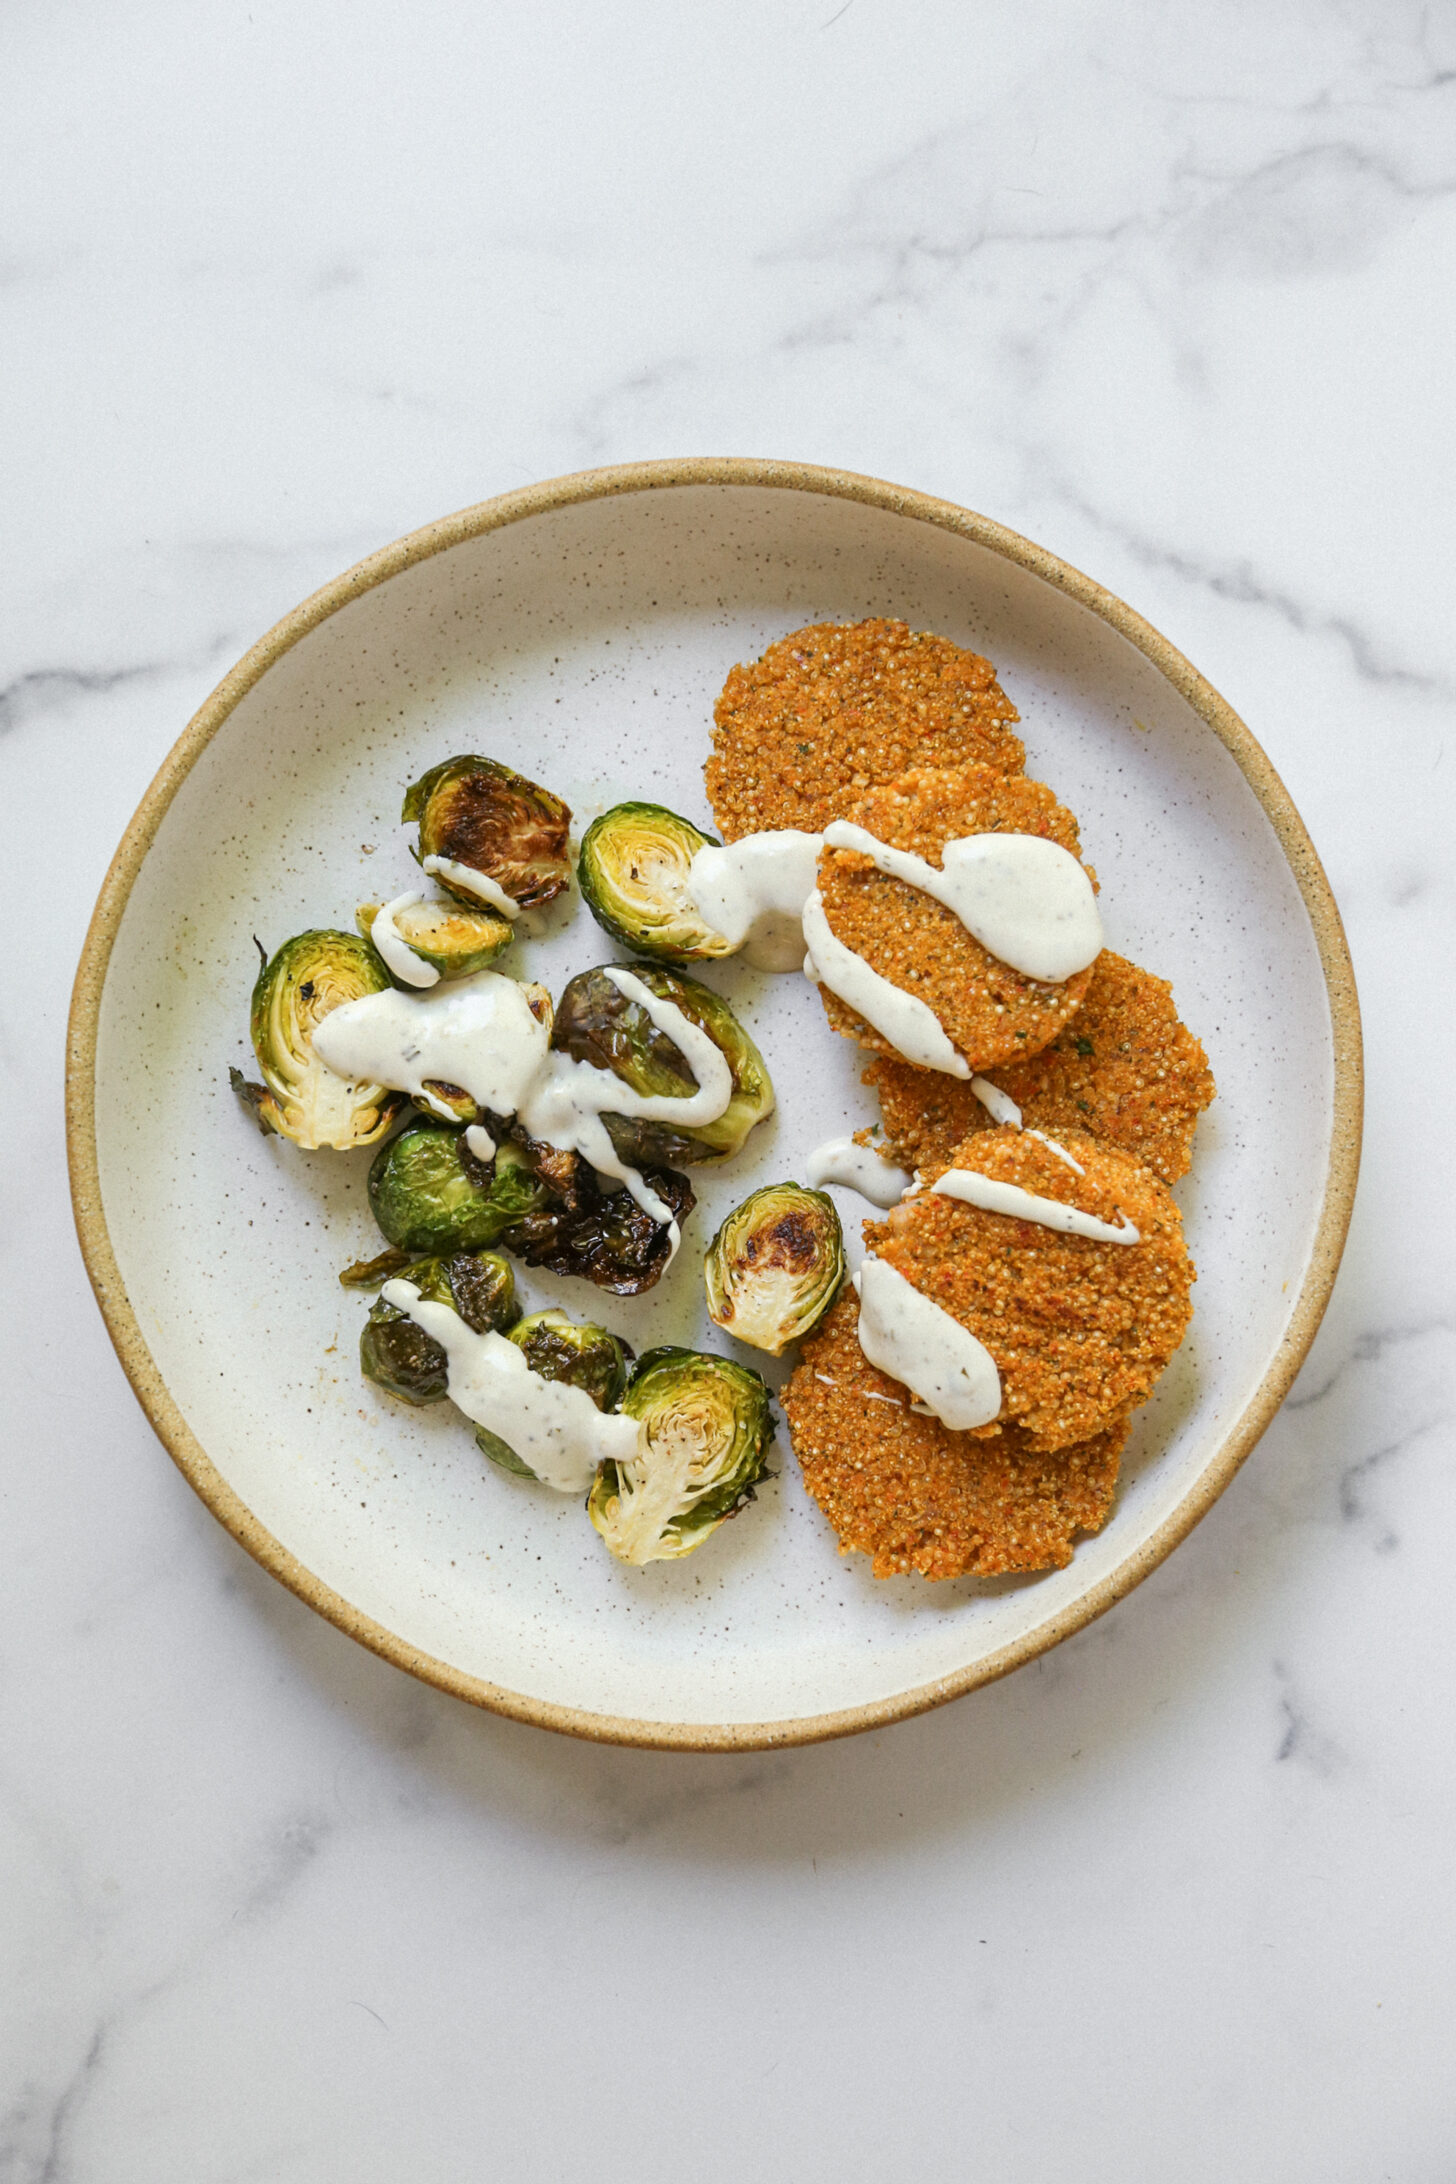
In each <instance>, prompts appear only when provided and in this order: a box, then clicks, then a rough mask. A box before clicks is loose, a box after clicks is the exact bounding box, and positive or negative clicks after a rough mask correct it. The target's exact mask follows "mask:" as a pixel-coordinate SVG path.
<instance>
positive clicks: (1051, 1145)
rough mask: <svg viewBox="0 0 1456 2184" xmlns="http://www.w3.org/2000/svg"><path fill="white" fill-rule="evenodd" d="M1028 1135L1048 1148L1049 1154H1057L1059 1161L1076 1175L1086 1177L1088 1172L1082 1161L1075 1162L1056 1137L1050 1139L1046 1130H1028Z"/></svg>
mask: <svg viewBox="0 0 1456 2184" xmlns="http://www.w3.org/2000/svg"><path fill="white" fill-rule="evenodd" d="M1026 1134H1027V1136H1028V1137H1034V1138H1036V1139H1038V1140H1039V1142H1040V1143H1041V1144H1043V1145H1044V1146H1045V1147H1046V1149H1047V1151H1048V1152H1049V1153H1055V1154H1056V1156H1057V1158H1058V1160H1060V1161H1062V1162H1063V1163H1064V1164H1065V1165H1066V1166H1067V1167H1068V1168H1070V1169H1071V1170H1072V1172H1073V1173H1074V1174H1075V1175H1085V1174H1086V1173H1087V1170H1086V1169H1085V1168H1084V1167H1083V1166H1082V1163H1081V1161H1080V1160H1073V1158H1072V1156H1071V1154H1070V1153H1069V1152H1068V1151H1067V1148H1066V1146H1065V1145H1058V1143H1057V1141H1056V1139H1055V1138H1054V1137H1048V1136H1047V1134H1046V1132H1045V1130H1028V1131H1027V1133H1026Z"/></svg>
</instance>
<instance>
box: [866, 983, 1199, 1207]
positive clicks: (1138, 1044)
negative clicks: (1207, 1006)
mask: <svg viewBox="0 0 1456 2184" xmlns="http://www.w3.org/2000/svg"><path fill="white" fill-rule="evenodd" d="M993 1079H994V1082H995V1083H996V1084H997V1086H999V1088H1000V1089H1001V1091H1003V1092H1006V1093H1009V1094H1010V1096H1011V1098H1012V1099H1013V1100H1015V1102H1016V1104H1017V1106H1018V1107H1019V1108H1020V1109H1021V1115H1022V1120H1023V1122H1024V1123H1025V1124H1026V1125H1027V1127H1028V1128H1029V1129H1035V1130H1050V1131H1052V1132H1054V1133H1055V1132H1058V1131H1062V1130H1085V1131H1088V1132H1089V1133H1090V1134H1091V1135H1092V1136H1093V1137H1095V1138H1097V1139H1098V1140H1099V1141H1100V1142H1101V1143H1102V1144H1105V1145H1115V1146H1117V1147H1119V1148H1120V1149H1121V1151H1123V1152H1125V1153H1131V1154H1132V1155H1133V1156H1134V1158H1135V1159H1138V1160H1140V1161H1141V1162H1142V1163H1143V1166H1144V1167H1145V1168H1151V1169H1152V1171H1153V1173H1154V1175H1158V1176H1161V1177H1162V1179H1163V1181H1164V1182H1165V1183H1176V1182H1177V1180H1178V1178H1179V1176H1181V1175H1186V1174H1187V1173H1188V1163H1189V1160H1190V1159H1191V1157H1192V1153H1193V1131H1194V1126H1195V1124H1196V1123H1197V1121H1198V1117H1199V1115H1200V1113H1201V1112H1202V1110H1203V1109H1204V1108H1205V1107H1207V1105H1208V1103H1209V1101H1210V1100H1211V1099H1212V1098H1213V1073H1212V1071H1211V1070H1210V1069H1209V1066H1208V1057H1207V1056H1206V1055H1205V1053H1204V1051H1203V1048H1202V1047H1201V1046H1200V1044H1199V1042H1198V1041H1197V1039H1195V1038H1194V1036H1193V1034H1192V1032H1191V1031H1189V1030H1188V1029H1187V1027H1186V1026H1185V1025H1184V1024H1182V1023H1180V1022H1179V1020H1178V1013H1177V1011H1176V1009H1175V1008H1174V1007H1173V989H1172V987H1171V986H1170V985H1169V984H1168V981H1167V980H1166V979H1165V978H1154V977H1153V976H1152V974H1151V972H1149V971H1140V970H1139V969H1138V967H1137V965H1136V964H1134V963H1129V962H1128V961H1127V959H1126V958H1125V957H1124V956H1120V955H1114V954H1113V953H1112V951H1111V949H1110V948H1106V949H1104V950H1103V952H1102V954H1101V955H1100V956H1099V957H1098V958H1097V961H1096V962H1095V963H1094V964H1093V966H1092V978H1091V982H1090V984H1089V985H1088V988H1087V992H1086V996H1085V998H1084V1000H1083V1002H1082V1006H1081V1007H1080V1008H1079V1009H1078V1011H1077V1013H1076V1015H1075V1016H1074V1017H1073V1018H1072V1019H1071V1021H1070V1023H1068V1024H1066V1025H1064V1026H1063V1028H1062V1029H1061V1031H1059V1032H1058V1033H1057V1036H1056V1038H1055V1039H1054V1040H1053V1041H1052V1043H1051V1045H1050V1046H1049V1047H1044V1048H1043V1049H1042V1051H1041V1053H1040V1054H1034V1055H1030V1056H1028V1057H1026V1058H1025V1059H1024V1060H1021V1061H1015V1062H1006V1063H1003V1064H1002V1065H1001V1066H1000V1067H999V1068H997V1069H996V1070H995V1071H994V1072H993ZM864 1081H865V1083H866V1084H872V1085H873V1086H874V1087H875V1089H876V1091H877V1092H878V1093H879V1095H880V1114H881V1116H882V1118H883V1122H884V1133H883V1136H882V1137H881V1138H878V1139H876V1140H875V1141H874V1143H875V1149H876V1151H881V1150H883V1151H885V1152H887V1153H888V1154H890V1156H891V1157H892V1158H893V1159H895V1160H896V1161H898V1162H899V1164H900V1166H901V1167H902V1168H910V1169H918V1170H919V1171H920V1173H921V1174H922V1175H924V1176H926V1177H929V1176H932V1175H937V1174H939V1172H940V1170H941V1169H942V1168H948V1167H949V1166H950V1163H951V1160H952V1159H953V1157H954V1155H955V1151H956V1148H957V1146H959V1145H961V1144H962V1143H963V1142H964V1141H965V1139H966V1138H968V1137H969V1136H970V1135H971V1133H972V1131H975V1130H989V1129H990V1128H992V1122H991V1117H990V1116H989V1115H988V1114H987V1112H986V1110H985V1108H984V1107H983V1106H982V1105H981V1102H980V1101H979V1100H978V1099H977V1098H976V1095H975V1093H974V1092H973V1091H972V1090H971V1088H970V1086H969V1084H967V1083H966V1082H965V1081H964V1079H962V1078H959V1077H946V1076H943V1075H941V1073H940V1072H939V1071H938V1070H933V1069H916V1068H915V1067H914V1066H913V1065H912V1064H911V1063H909V1062H902V1061H900V1060H898V1059H891V1058H890V1057H888V1056H877V1057H876V1059H875V1060H874V1061H873V1062H872V1063H871V1064H870V1066H869V1068H868V1069H867V1070H866V1071H865V1076H864Z"/></svg>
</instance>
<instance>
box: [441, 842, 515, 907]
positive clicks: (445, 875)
mask: <svg viewBox="0 0 1456 2184" xmlns="http://www.w3.org/2000/svg"><path fill="white" fill-rule="evenodd" d="M420 870H421V871H422V872H428V873H429V875H430V878H431V879H432V880H448V881H449V882H450V884H451V886H452V887H463V888H464V889H465V892H466V894H467V895H475V896H477V897H478V898H479V900H480V901H481V902H488V903H489V904H490V906H491V908H492V909H493V910H499V912H500V914H501V916H502V917H504V918H518V917H519V916H520V914H521V906H520V904H519V903H518V902H517V901H515V899H514V898H513V897H512V896H510V895H508V894H507V893H506V891H505V889H504V888H503V887H502V886H501V884H500V882H499V881H498V880H493V879H492V878H491V876H490V874H489V873H488V872H477V871H476V869H475V867H474V865H468V864H457V863H456V861H455V859H454V858H453V857H426V858H423V859H422V860H421V864H420Z"/></svg>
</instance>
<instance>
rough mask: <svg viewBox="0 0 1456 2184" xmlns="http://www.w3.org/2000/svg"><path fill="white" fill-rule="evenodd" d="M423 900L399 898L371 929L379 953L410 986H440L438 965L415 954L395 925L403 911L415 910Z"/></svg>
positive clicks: (381, 913)
mask: <svg viewBox="0 0 1456 2184" xmlns="http://www.w3.org/2000/svg"><path fill="white" fill-rule="evenodd" d="M423 900H424V897H423V896H422V895H420V894H418V893H416V894H413V895H396V896H395V898H394V901H393V902H387V903H386V904H385V905H384V908H383V909H382V910H381V911H380V912H379V914H378V915H377V917H376V918H375V920H374V923H373V924H372V925H371V926H370V928H369V938H370V940H371V942H372V943H373V945H374V949H375V952H376V954H378V955H379V956H380V958H381V959H382V960H383V962H384V963H385V964H386V965H387V966H388V968H389V969H390V970H391V971H392V972H393V973H394V975H395V977H396V978H402V979H403V980H404V982H405V984H406V985H407V986H438V985H439V983H440V974H439V972H438V971H437V970H436V969H435V966H434V964H433V963H426V961H425V959H424V957H423V956H417V955H416V954H415V952H414V949H413V948H412V947H411V946H410V944H409V942H408V941H407V940H406V939H405V937H404V935H403V933H401V931H400V929H399V927H398V926H397V925H396V924H395V922H394V921H395V919H396V918H397V917H398V915H399V913H400V911H401V910H413V908H414V906H415V904H416V903H417V902H422V901H423Z"/></svg>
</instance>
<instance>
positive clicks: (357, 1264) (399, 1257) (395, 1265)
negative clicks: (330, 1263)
mask: <svg viewBox="0 0 1456 2184" xmlns="http://www.w3.org/2000/svg"><path fill="white" fill-rule="evenodd" d="M409 1263H410V1255H409V1253H408V1252H407V1251H401V1250H400V1249H399V1247H398V1246H397V1245H396V1244H391V1245H390V1247H389V1249H388V1250H387V1251H381V1252H380V1253H379V1254H378V1256H377V1257H376V1258H373V1259H355V1260H354V1262H353V1264H352V1265H350V1266H346V1267H345V1268H344V1271H343V1272H342V1274H340V1276H339V1280H340V1282H341V1283H342V1285H343V1287H344V1288H345V1289H382V1288H383V1286H384V1284H385V1283H386V1282H388V1281H392V1280H393V1279H394V1277H395V1275H396V1274H402V1273H403V1272H404V1270H405V1268H406V1267H407V1266H408V1265H409Z"/></svg>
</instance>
